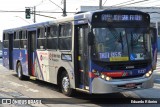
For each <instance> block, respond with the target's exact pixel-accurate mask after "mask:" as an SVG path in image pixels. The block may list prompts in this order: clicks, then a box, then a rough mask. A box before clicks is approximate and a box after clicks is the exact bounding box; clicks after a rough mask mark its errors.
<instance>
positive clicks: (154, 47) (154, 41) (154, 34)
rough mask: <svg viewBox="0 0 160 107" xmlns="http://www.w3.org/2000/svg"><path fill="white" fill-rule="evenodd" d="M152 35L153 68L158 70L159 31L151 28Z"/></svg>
mask: <svg viewBox="0 0 160 107" xmlns="http://www.w3.org/2000/svg"><path fill="white" fill-rule="evenodd" d="M150 35H151V43H152V67H153V69H154V70H155V69H156V64H157V52H158V47H157V35H158V34H157V29H156V28H153V27H151V28H150Z"/></svg>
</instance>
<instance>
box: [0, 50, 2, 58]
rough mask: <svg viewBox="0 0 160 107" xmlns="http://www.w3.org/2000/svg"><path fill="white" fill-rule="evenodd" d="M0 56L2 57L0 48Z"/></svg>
mask: <svg viewBox="0 0 160 107" xmlns="http://www.w3.org/2000/svg"><path fill="white" fill-rule="evenodd" d="M0 58H2V50H0Z"/></svg>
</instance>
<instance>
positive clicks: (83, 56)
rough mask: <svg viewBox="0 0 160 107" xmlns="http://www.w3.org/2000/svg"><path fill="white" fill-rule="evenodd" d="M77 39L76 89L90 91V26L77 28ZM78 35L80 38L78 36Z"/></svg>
mask: <svg viewBox="0 0 160 107" xmlns="http://www.w3.org/2000/svg"><path fill="white" fill-rule="evenodd" d="M75 30H76V31H75V32H76V34H75V35H76V37H77V38H75V50H77V51H76V54H75V57H77V58H75V59H76V63H75V64H76V66H77V67H76V68H77V69H76V76H77V77H76V87H78V88H82V89H85V90H86V89H88V87H89V78H88V71H89V61H88V58H89V54H88V43H87V42H88V41H87V40H88V39H87V38H88V32H89V30H88V25H81V26H79V25H78V26H76V29H75ZM77 35H78V36H77Z"/></svg>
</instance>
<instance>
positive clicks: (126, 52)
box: [3, 9, 157, 96]
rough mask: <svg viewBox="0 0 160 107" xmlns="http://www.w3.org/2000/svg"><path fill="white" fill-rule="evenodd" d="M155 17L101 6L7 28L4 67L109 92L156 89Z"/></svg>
mask: <svg viewBox="0 0 160 107" xmlns="http://www.w3.org/2000/svg"><path fill="white" fill-rule="evenodd" d="M156 36H157V35H156V34H155V33H154V30H151V28H150V16H149V14H147V13H144V12H141V11H136V10H122V9H114V10H96V11H91V12H84V13H79V14H75V15H73V16H67V17H64V18H61V19H55V20H53V21H47V22H42V23H36V24H32V25H28V26H22V27H18V28H13V29H6V30H4V31H3V66H4V67H6V68H8V69H11V70H15V71H16V72H17V76H18V78H19V79H25V78H27V77H30V78H31V79H38V80H42V81H46V82H49V83H53V84H57V85H58V86H59V87H60V90H61V92H62V93H63V94H65V95H67V96H71V95H73V93H75V90H77V91H81V92H85V93H89V94H106V93H114V92H122V91H127V90H139V89H147V88H151V87H153V77H152V73H153V70H154V69H155V65H156V55H157V47H156V44H157V41H156V40H155V39H153V38H156Z"/></svg>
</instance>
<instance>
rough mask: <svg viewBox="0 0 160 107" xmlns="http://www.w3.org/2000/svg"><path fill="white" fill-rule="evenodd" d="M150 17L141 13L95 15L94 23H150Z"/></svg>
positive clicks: (104, 13)
mask: <svg viewBox="0 0 160 107" xmlns="http://www.w3.org/2000/svg"><path fill="white" fill-rule="evenodd" d="M149 20H150V19H149V15H147V14H141V13H111V12H110V13H107V12H102V13H95V14H93V17H92V22H93V23H97V22H101V23H104V22H147V23H148V22H149Z"/></svg>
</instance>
